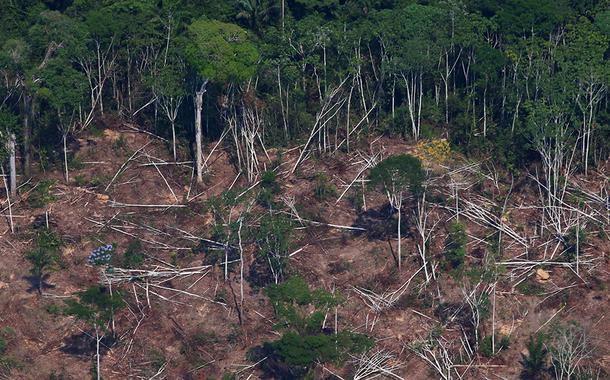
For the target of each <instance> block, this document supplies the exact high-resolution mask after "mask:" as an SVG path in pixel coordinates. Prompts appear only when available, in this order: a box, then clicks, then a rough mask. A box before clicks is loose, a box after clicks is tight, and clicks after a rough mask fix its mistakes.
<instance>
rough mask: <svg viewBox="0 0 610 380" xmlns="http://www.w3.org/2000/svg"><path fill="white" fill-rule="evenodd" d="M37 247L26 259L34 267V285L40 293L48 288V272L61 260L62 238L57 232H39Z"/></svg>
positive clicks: (27, 254) (31, 269)
mask: <svg viewBox="0 0 610 380" xmlns="http://www.w3.org/2000/svg"><path fill="white" fill-rule="evenodd" d="M35 244H36V246H35V247H34V249H32V250H30V251H28V252H26V254H25V258H26V260H28V261H29V262H30V264H31V265H32V266H31V268H30V273H31V275H32V277H33V279H32V280H33V281H32V282H33V283H34V285H35V287H36V289H37V290H38V292H39V293H42V289H43V288H44V287H45V286H47V285H46V284H45V283H44V279H45V277H47V276H48V272H49V271H50V270H52V269H53V268H54V267H55V266H56V265H57V264H58V263H59V260H60V257H61V256H60V251H59V249H60V247H61V244H62V242H61V238H60V237H59V235H57V234H56V233H55V232H53V231H52V230H49V229H46V228H45V229H43V230H41V231H39V232H38V233H37V235H36V239H35Z"/></svg>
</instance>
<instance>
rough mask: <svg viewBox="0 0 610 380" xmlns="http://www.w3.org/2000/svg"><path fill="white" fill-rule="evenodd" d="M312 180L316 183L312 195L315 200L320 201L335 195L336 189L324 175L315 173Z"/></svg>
mask: <svg viewBox="0 0 610 380" xmlns="http://www.w3.org/2000/svg"><path fill="white" fill-rule="evenodd" d="M314 178H315V181H316V185H315V188H314V195H315V196H316V198H318V199H319V200H321V201H322V200H325V199H328V198H331V197H334V196H336V195H337V188H336V187H335V185H333V184H332V183H330V181H329V180H328V177H327V176H326V174H324V173H317V174H316V175H315V177H314Z"/></svg>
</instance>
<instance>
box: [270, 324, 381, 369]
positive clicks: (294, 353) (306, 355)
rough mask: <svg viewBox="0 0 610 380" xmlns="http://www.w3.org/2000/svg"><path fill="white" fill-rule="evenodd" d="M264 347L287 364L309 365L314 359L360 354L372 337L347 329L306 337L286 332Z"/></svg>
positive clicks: (331, 358)
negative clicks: (334, 333)
mask: <svg viewBox="0 0 610 380" xmlns="http://www.w3.org/2000/svg"><path fill="white" fill-rule="evenodd" d="M266 347H267V349H268V350H269V351H271V352H272V353H273V354H275V355H277V356H279V357H280V358H281V359H282V361H284V362H285V363H286V364H288V365H292V366H303V367H309V366H311V365H313V364H314V363H316V362H321V363H328V362H338V361H339V360H341V359H346V358H347V354H348V353H351V354H357V353H362V352H364V351H366V350H367V349H369V348H371V347H372V340H371V339H370V338H368V337H366V336H364V335H361V334H355V333H352V332H349V331H341V332H339V333H338V334H336V335H325V334H317V335H306V336H303V335H300V334H297V333H295V332H287V333H286V334H284V335H282V337H281V338H280V339H279V340H277V341H275V342H272V343H267V346H266Z"/></svg>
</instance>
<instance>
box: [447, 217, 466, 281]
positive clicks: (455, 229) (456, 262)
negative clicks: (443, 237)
mask: <svg viewBox="0 0 610 380" xmlns="http://www.w3.org/2000/svg"><path fill="white" fill-rule="evenodd" d="M466 242H467V236H466V228H465V227H464V225H463V224H461V223H458V222H455V223H452V224H451V225H450V226H449V236H448V237H447V242H446V245H445V262H446V266H447V267H449V268H450V269H458V268H461V267H462V265H463V264H464V259H465V257H466Z"/></svg>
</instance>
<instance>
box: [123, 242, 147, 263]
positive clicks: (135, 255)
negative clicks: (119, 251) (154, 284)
mask: <svg viewBox="0 0 610 380" xmlns="http://www.w3.org/2000/svg"><path fill="white" fill-rule="evenodd" d="M144 258H145V257H144V254H143V252H142V243H140V241H139V240H132V241H130V242H129V245H127V249H126V250H125V254H124V255H123V263H122V264H123V267H124V268H138V267H140V266H141V265H142V264H143V263H144Z"/></svg>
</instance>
